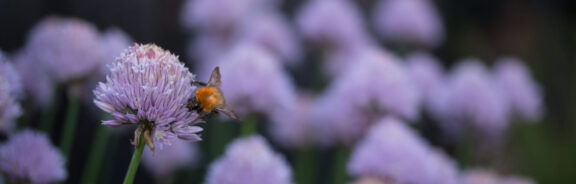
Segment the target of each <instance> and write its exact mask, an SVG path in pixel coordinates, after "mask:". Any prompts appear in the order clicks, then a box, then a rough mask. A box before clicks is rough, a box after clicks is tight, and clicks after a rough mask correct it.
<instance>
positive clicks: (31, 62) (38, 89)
mask: <svg viewBox="0 0 576 184" xmlns="http://www.w3.org/2000/svg"><path fill="white" fill-rule="evenodd" d="M29 52H30V51H28V50H20V51H19V52H18V53H16V55H15V56H14V61H15V64H14V65H15V68H16V70H17V71H18V73H19V74H20V77H21V79H22V84H23V85H24V89H25V91H26V92H27V94H28V95H29V96H30V97H31V98H32V99H33V101H34V102H35V103H36V104H37V105H39V106H41V107H48V106H49V105H50V104H51V103H52V96H53V94H54V86H55V84H54V81H53V80H52V79H51V78H50V76H49V74H48V71H46V69H45V67H44V66H43V63H41V62H40V61H39V60H37V59H34V57H35V56H34V55H33V54H30V53H29Z"/></svg>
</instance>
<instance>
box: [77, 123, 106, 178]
mask: <svg viewBox="0 0 576 184" xmlns="http://www.w3.org/2000/svg"><path fill="white" fill-rule="evenodd" d="M109 139H110V131H109V130H108V127H105V126H103V125H98V128H97V131H96V135H95V137H94V142H93V143H92V148H90V155H89V156H88V162H87V164H86V165H85V166H84V173H83V174H82V183H97V180H98V176H99V175H100V171H101V170H102V163H103V160H104V155H105V153H106V145H107V144H108V140H109Z"/></svg>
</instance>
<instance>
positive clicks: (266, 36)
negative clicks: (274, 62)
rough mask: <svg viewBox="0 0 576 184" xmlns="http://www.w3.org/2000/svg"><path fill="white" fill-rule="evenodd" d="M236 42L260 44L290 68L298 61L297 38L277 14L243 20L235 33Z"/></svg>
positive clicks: (263, 14)
mask: <svg viewBox="0 0 576 184" xmlns="http://www.w3.org/2000/svg"><path fill="white" fill-rule="evenodd" d="M236 40H239V41H251V42H255V43H257V44H260V45H262V46H263V47H264V48H266V49H269V50H270V52H271V53H273V54H275V55H276V56H278V57H280V58H282V61H284V62H286V64H287V65H289V66H292V67H293V66H294V65H295V64H297V63H296V62H298V61H300V57H301V53H300V52H301V51H300V45H299V44H300V43H299V42H298V41H299V38H298V37H297V36H296V33H295V32H294V30H292V27H290V23H289V22H288V20H287V19H286V18H285V17H283V16H282V15H281V14H279V13H278V12H274V11H266V12H265V13H260V14H258V15H254V16H250V18H247V19H245V20H244V21H243V23H242V24H241V26H240V27H239V29H238V32H237V33H236Z"/></svg>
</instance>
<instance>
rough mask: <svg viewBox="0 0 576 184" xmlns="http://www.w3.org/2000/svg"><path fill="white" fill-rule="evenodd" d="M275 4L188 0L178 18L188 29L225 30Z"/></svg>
mask: <svg viewBox="0 0 576 184" xmlns="http://www.w3.org/2000/svg"><path fill="white" fill-rule="evenodd" d="M275 4H276V3H274V2H271V1H269V0H188V1H186V2H185V4H184V5H183V7H184V8H183V9H182V12H181V16H180V19H181V22H182V25H183V26H184V27H186V28H188V29H194V28H198V29H200V30H202V31H204V32H213V31H218V32H225V31H228V30H231V29H233V28H235V27H236V26H238V24H239V23H240V22H241V21H242V19H244V18H246V17H248V16H250V15H252V13H254V12H258V11H260V10H261V9H263V8H266V7H269V6H272V5H275Z"/></svg>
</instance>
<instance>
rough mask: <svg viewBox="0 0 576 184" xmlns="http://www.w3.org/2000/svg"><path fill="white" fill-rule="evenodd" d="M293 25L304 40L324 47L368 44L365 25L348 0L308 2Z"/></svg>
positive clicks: (298, 13)
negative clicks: (296, 26) (295, 25)
mask: <svg viewBox="0 0 576 184" xmlns="http://www.w3.org/2000/svg"><path fill="white" fill-rule="evenodd" d="M296 22H297V25H298V28H299V30H300V32H301V34H302V35H303V36H304V38H305V39H307V40H310V41H313V42H316V43H321V44H325V45H324V46H326V45H327V46H334V47H348V46H350V45H356V44H357V43H364V42H368V41H369V36H368V32H367V30H366V25H365V24H366V23H365V22H364V21H363V18H362V15H361V14H360V11H359V9H358V7H356V6H355V4H354V3H353V2H352V1H349V0H312V1H308V2H306V4H304V5H303V7H301V9H300V10H299V12H297V18H296Z"/></svg>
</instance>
